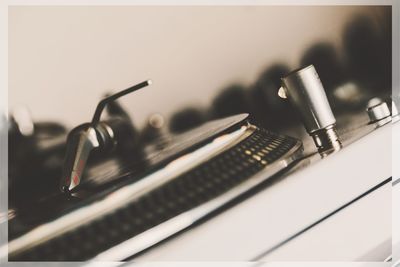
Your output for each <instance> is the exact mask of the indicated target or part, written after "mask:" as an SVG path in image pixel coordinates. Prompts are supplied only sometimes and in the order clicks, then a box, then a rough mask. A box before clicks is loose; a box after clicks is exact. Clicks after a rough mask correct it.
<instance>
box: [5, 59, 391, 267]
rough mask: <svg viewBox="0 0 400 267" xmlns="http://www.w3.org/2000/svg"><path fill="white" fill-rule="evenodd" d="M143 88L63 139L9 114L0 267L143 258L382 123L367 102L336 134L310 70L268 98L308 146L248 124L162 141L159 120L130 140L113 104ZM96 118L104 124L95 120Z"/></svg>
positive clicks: (208, 126)
mask: <svg viewBox="0 0 400 267" xmlns="http://www.w3.org/2000/svg"><path fill="white" fill-rule="evenodd" d="M150 84H151V81H149V80H148V81H144V82H142V83H139V84H137V85H135V86H133V87H130V88H128V89H125V90H122V91H120V92H117V93H115V94H113V95H108V96H106V97H105V98H104V99H103V100H102V101H100V102H99V105H98V106H97V109H96V111H95V113H94V116H93V119H92V121H91V122H89V123H85V124H82V125H79V126H77V127H76V128H74V129H72V130H71V131H69V133H68V136H66V135H67V131H66V130H65V128H63V127H62V126H60V125H56V124H54V125H53V124H52V125H35V124H34V123H33V122H29V121H28V122H27V120H26V117H24V116H22V115H21V114H20V113H16V114H14V116H13V120H12V121H11V124H10V128H9V140H10V146H13V147H14V148H15V149H14V150H11V151H10V164H9V169H10V179H9V180H10V187H9V190H10V202H11V204H12V206H11V207H10V208H11V209H10V210H9V214H8V225H9V239H10V242H9V243H8V245H7V246H3V247H2V248H1V256H2V257H8V258H9V260H10V261H83V260H92V259H95V260H112V261H122V260H126V259H132V258H135V257H139V258H140V257H145V258H146V252H147V251H148V250H149V249H151V248H154V247H155V246H158V245H160V244H161V248H162V246H163V245H164V246H165V245H166V244H168V243H169V242H171V243H173V242H172V241H173V240H176V237H177V236H179V235H185V234H186V232H187V231H188V229H196V228H197V229H200V228H201V227H200V228H199V226H200V225H202V224H204V223H206V222H208V221H209V219H210V218H214V217H217V218H221V216H220V215H221V214H224V213H226V212H227V211H229V210H232V208H233V207H235V206H237V205H239V204H240V203H242V201H243V200H245V199H248V198H252V197H254V196H255V197H256V196H260V194H259V193H260V191H263V190H265V188H270V187H273V186H275V185H274V183H277V182H279V181H281V180H282V179H286V178H288V177H292V176H295V175H296V174H298V173H299V172H301V171H303V170H304V169H307V170H310V168H306V167H308V166H316V163H318V162H328V160H333V159H334V158H335V157H336V156H337V155H339V154H340V153H343V155H345V153H347V154H348V153H351V150H349V149H347V148H348V146H349V145H350V144H351V143H353V142H355V141H356V140H358V139H360V138H361V137H363V136H366V135H368V134H370V133H373V132H374V131H377V132H379V131H381V132H382V131H383V129H388V128H387V126H388V125H390V122H391V121H392V117H391V111H390V109H389V107H388V105H387V103H386V102H385V101H383V100H380V99H372V100H371V101H370V104H369V107H368V109H367V113H365V111H362V112H359V113H357V114H356V115H355V116H359V117H361V118H364V120H363V121H362V123H361V124H360V125H359V126H354V125H352V127H351V128H350V127H341V125H340V123H337V120H336V118H335V116H334V115H333V113H332V110H331V107H330V104H329V102H328V98H327V96H326V94H325V90H324V88H323V86H322V83H321V81H320V79H319V77H318V74H317V71H316V69H315V68H314V66H312V65H310V66H307V67H305V68H301V69H298V70H294V71H292V72H290V73H288V74H287V75H285V76H284V77H282V87H281V88H280V89H279V96H280V97H282V98H283V99H285V100H287V101H289V102H290V104H291V105H292V106H293V108H294V109H295V110H296V112H297V113H298V118H299V119H300V120H301V121H302V123H303V125H304V127H305V129H306V131H307V133H308V134H309V135H310V136H311V137H312V138H311V139H306V138H304V136H297V138H296V137H295V136H289V135H285V134H281V133H276V132H274V131H271V130H268V129H265V128H264V127H262V126H260V125H259V123H258V122H256V120H254V119H253V118H252V117H251V116H249V115H248V114H238V115H233V116H228V117H226V118H222V119H216V120H212V121H209V122H206V123H204V124H202V125H201V126H198V127H195V128H193V129H191V130H188V131H184V132H182V133H174V134H172V133H165V132H163V130H162V125H163V120H162V118H161V117H158V116H154V117H153V118H152V120H151V121H150V122H151V123H150V124H149V127H148V128H147V129H145V130H143V131H142V132H140V131H138V130H137V129H136V127H135V125H134V124H133V123H132V120H131V119H130V117H129V115H128V114H127V112H125V111H124V109H123V107H122V106H121V105H120V104H119V103H118V102H117V99H118V98H120V97H122V96H124V95H126V94H129V93H132V92H134V91H136V90H139V89H143V88H145V87H147V86H148V85H150ZM143 90H147V89H143ZM103 110H105V111H106V112H107V114H108V116H107V118H106V119H104V120H103V119H101V115H102V113H103ZM22 113H23V112H22ZM366 114H368V116H369V117H367V116H366ZM393 115H394V118H397V117H396V116H397V114H396V112H395V110H393ZM24 118H25V119H24ZM365 118H367V120H365ZM338 121H339V122H340V121H341V120H340V117H339V118H338ZM26 126H30V127H26ZM24 129H31V131H30V132H29V131H28V132H26V131H24ZM33 129H34V130H33ZM384 131H385V132H387V131H388V130H384ZM370 136H371V137H369V138H373V135H370ZM65 140H66V141H65ZM310 140H313V143H314V144H312V143H311V142H310ZM346 151H347V152H346ZM20 166H24V168H20ZM386 178H387V177H386ZM388 181H390V179H389V180H385V181H384V182H383V183H382V184H381V185H384V184H387V183H388ZM359 190H362V189H361V188H360V189H359ZM245 203H249V202H245ZM186 236H189V235H186ZM161 250H162V249H161ZM152 251H154V250H150V254H151V252H152ZM155 253H157V252H155ZM260 255H261V256H260V258H262V255H264V254H263V253H261V254H260ZM258 259H259V258H258Z"/></svg>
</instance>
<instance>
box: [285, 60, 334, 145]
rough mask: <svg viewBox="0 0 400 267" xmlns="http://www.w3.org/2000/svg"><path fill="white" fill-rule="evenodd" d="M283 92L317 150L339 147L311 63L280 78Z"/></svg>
mask: <svg viewBox="0 0 400 267" xmlns="http://www.w3.org/2000/svg"><path fill="white" fill-rule="evenodd" d="M282 83H283V86H282V88H283V90H284V95H285V96H286V97H287V98H288V99H289V101H290V102H291V104H292V105H293V106H294V108H295V109H296V111H297V112H298V114H299V116H300V118H301V120H302V121H303V124H304V126H305V128H306V130H307V132H308V133H309V134H310V135H311V136H312V137H313V139H314V143H315V145H316V146H317V148H318V150H319V151H326V150H329V149H336V148H338V147H340V146H341V144H340V140H339V137H338V136H337V133H336V130H335V124H336V119H335V117H334V116H333V113H332V110H331V107H330V105H329V102H328V99H327V97H326V94H325V90H324V87H323V85H322V83H321V80H320V78H319V76H318V73H317V71H316V70H315V68H314V66H313V65H309V66H307V67H305V68H302V69H298V70H295V71H293V72H291V73H289V74H288V75H287V76H286V77H283V78H282Z"/></svg>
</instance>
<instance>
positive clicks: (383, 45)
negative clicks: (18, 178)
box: [9, 6, 391, 132]
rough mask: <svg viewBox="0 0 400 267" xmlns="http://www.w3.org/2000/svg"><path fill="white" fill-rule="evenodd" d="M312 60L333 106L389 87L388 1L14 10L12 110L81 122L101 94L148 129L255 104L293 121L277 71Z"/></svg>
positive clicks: (277, 120) (261, 116) (257, 109)
mask: <svg viewBox="0 0 400 267" xmlns="http://www.w3.org/2000/svg"><path fill="white" fill-rule="evenodd" d="M308 64H314V65H315V66H316V68H317V70H318V72H319V74H320V77H321V80H322V82H323V83H324V86H325V89H326V91H327V94H328V97H329V99H330V100H331V103H333V109H334V112H335V113H336V114H338V113H340V112H344V111H346V110H354V109H364V108H365V105H366V102H367V100H368V99H369V98H370V97H371V96H376V95H379V96H382V97H383V98H387V97H389V96H390V93H391V7H380V6H247V7H246V6H224V7H218V6H182V7H181V6H166V7H158V6H153V7H150V6H149V7H145V6H118V7H117V6H115V7H110V6H103V7H101V6H91V7H87V6H58V7H51V6H49V7H45V6H40V7H39V6H38V7H29V6H20V7H18V6H13V7H10V8H9V108H10V109H12V108H13V107H15V106H18V105H26V106H27V107H28V108H29V109H30V111H31V114H32V117H33V119H34V120H35V121H42V120H46V121H57V122H60V123H62V124H65V125H66V126H67V127H74V126H76V125H78V124H81V123H83V122H86V121H89V120H90V119H91V116H92V114H93V112H94V109H95V106H96V104H97V102H98V101H99V99H100V98H101V97H102V96H103V95H104V94H105V93H107V92H116V91H118V90H121V89H124V88H127V87H129V86H131V85H133V84H135V83H138V82H141V81H143V80H145V79H152V80H153V85H152V86H150V87H148V88H145V89H143V90H142V91H139V92H136V93H134V94H133V95H129V96H127V97H125V98H124V99H123V100H122V103H123V104H124V105H125V107H126V108H127V110H128V111H129V113H130V115H131V116H132V118H133V120H134V121H135V123H136V124H137V125H138V126H139V127H143V126H144V124H145V122H146V120H147V119H148V118H149V116H150V114H153V113H155V112H158V113H161V114H162V115H163V116H164V117H165V118H167V119H168V120H169V121H170V123H169V128H170V129H171V130H172V131H175V132H179V131H182V130H185V129H186V128H190V127H192V126H195V125H197V124H199V123H201V122H202V121H205V120H209V119H212V118H216V117H222V116H225V115H229V114H234V113H238V112H250V113H251V114H252V115H253V117H255V118H256V119H257V120H259V121H262V124H264V125H265V126H267V127H270V128H271V127H272V128H274V127H275V125H278V124H281V123H282V122H287V121H290V120H292V115H293V114H292V112H291V110H290V107H289V105H287V103H285V101H283V100H281V99H280V98H279V97H278V96H277V90H278V88H279V84H280V82H279V79H280V77H282V76H283V75H285V74H286V73H288V72H289V71H290V70H292V69H295V68H299V67H301V66H304V65H308Z"/></svg>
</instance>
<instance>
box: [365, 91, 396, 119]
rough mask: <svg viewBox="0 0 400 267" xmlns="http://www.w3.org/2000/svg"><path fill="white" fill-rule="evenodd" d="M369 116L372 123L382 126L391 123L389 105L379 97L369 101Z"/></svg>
mask: <svg viewBox="0 0 400 267" xmlns="http://www.w3.org/2000/svg"><path fill="white" fill-rule="evenodd" d="M367 114H368V117H369V120H370V123H375V122H378V124H381V125H382V124H385V123H387V122H389V121H391V117H390V115H391V114H390V109H389V106H388V104H387V103H386V102H384V101H383V100H382V99H380V98H377V97H375V98H372V99H371V100H369V101H368V106H367Z"/></svg>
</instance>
